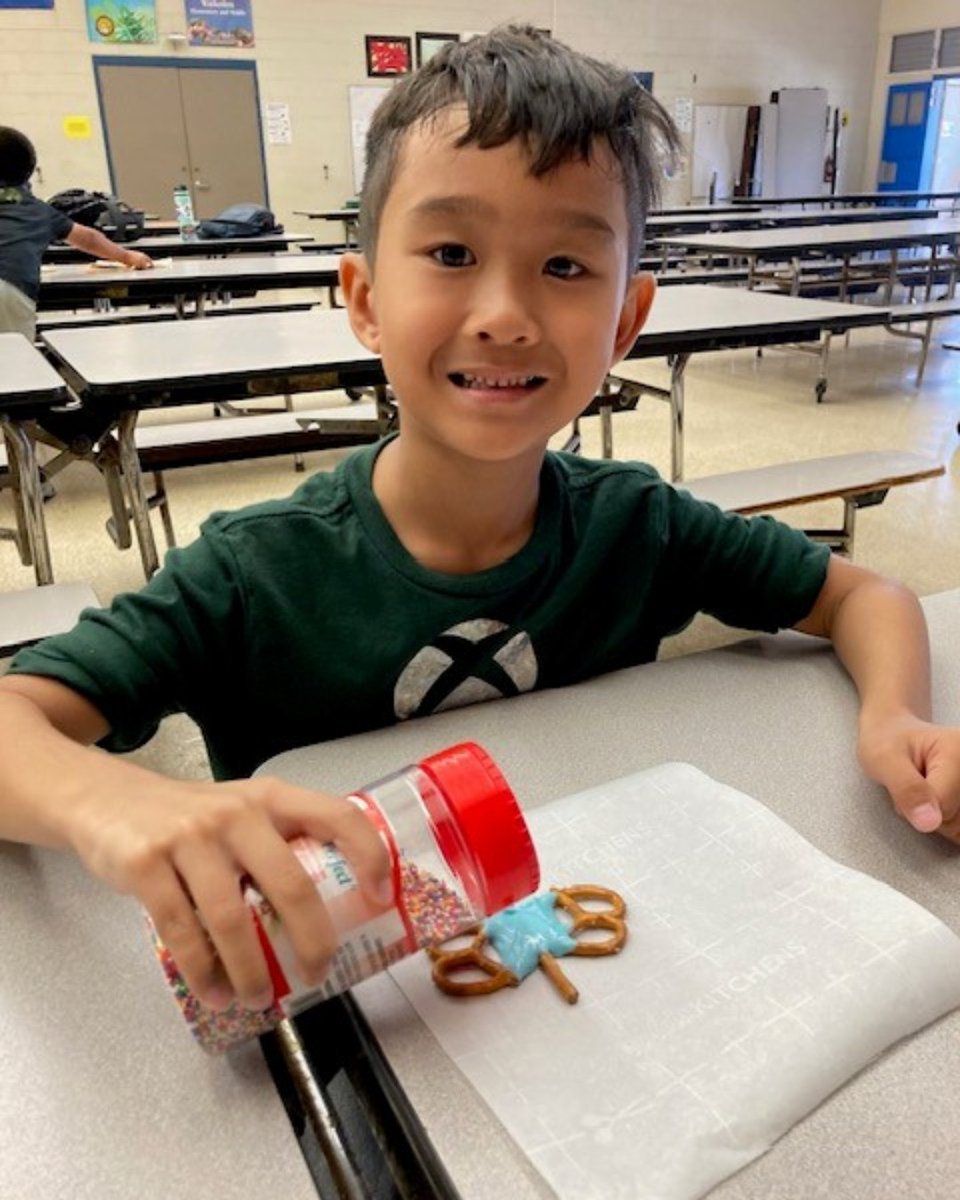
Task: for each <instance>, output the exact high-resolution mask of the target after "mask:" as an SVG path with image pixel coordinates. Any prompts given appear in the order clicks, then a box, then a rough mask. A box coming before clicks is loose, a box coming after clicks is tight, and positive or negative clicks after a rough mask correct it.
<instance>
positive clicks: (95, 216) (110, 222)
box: [47, 188, 144, 242]
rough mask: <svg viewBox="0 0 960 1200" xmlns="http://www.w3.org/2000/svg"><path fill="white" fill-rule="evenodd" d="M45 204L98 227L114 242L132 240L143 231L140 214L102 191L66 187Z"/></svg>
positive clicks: (85, 223)
mask: <svg viewBox="0 0 960 1200" xmlns="http://www.w3.org/2000/svg"><path fill="white" fill-rule="evenodd" d="M47 203H48V204H49V205H50V207H51V208H55V209H57V211H58V212H62V213H63V215H64V216H66V217H69V218H70V220H71V221H75V222H76V223H77V224H78V225H88V226H89V227H90V228H91V229H99V230H100V232H101V233H105V234H106V235H107V237H109V238H112V239H113V241H115V242H133V241H136V239H137V238H138V237H141V236H142V234H143V231H144V229H143V213H142V212H140V211H139V210H138V209H135V208H131V207H130V205H129V204H126V203H125V202H124V201H123V200H118V199H117V197H116V196H108V195H107V194H106V193H105V192H88V191H85V190H84V189H83V188H67V190H66V191H65V192H57V194H56V195H55V196H51V197H50V199H49V200H48V201H47Z"/></svg>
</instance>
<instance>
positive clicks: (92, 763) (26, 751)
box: [0, 690, 143, 849]
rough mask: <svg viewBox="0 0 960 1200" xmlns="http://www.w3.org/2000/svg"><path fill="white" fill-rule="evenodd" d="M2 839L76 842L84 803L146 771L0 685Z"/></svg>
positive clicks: (50, 843)
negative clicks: (76, 735) (63, 729)
mask: <svg viewBox="0 0 960 1200" xmlns="http://www.w3.org/2000/svg"><path fill="white" fill-rule="evenodd" d="M0 729H2V730H3V746H2V750H0V839H3V840H6V841H13V842H27V843H31V844H33V845H38V846H48V847H52V848H54V849H67V848H70V847H72V846H73V844H74V842H73V830H74V825H75V821H76V818H77V816H78V814H79V811H80V808H81V805H82V804H84V802H85V799H89V797H91V796H96V795H97V794H102V793H105V792H106V791H107V790H114V789H115V788H116V787H117V786H122V776H123V774H124V773H130V775H131V780H130V782H131V784H132V783H133V778H132V777H133V776H139V775H142V774H143V771H142V768H140V767H136V766H134V765H133V764H132V763H125V762H123V761H122V760H118V759H113V758H111V757H110V756H109V755H106V754H103V753H101V752H100V751H99V750H95V749H93V748H91V747H89V746H85V745H82V744H81V743H79V742H75V741H73V740H72V739H71V738H69V737H67V736H66V735H64V734H62V733H60V732H59V731H58V730H57V729H55V728H54V726H53V725H52V724H51V723H50V721H49V719H48V718H47V716H46V714H45V713H44V712H43V710H42V709H41V708H40V707H39V705H37V704H35V703H34V702H33V701H32V700H30V699H29V698H27V697H26V696H22V695H18V694H15V693H12V692H7V691H3V690H0Z"/></svg>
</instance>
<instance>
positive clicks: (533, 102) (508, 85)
mask: <svg viewBox="0 0 960 1200" xmlns="http://www.w3.org/2000/svg"><path fill="white" fill-rule="evenodd" d="M453 104H464V105H465V106H466V109H467V118H468V125H467V129H466V131H465V132H464V133H463V134H462V135H461V136H460V137H459V138H458V139H457V142H456V144H457V146H466V145H470V144H475V145H477V146H478V147H479V148H480V149H481V150H489V149H492V148H493V147H496V146H502V145H505V144H506V143H507V142H509V141H512V140H513V139H514V138H517V137H518V138H521V139H522V140H523V141H524V142H525V143H526V146H527V150H528V152H529V154H530V172H531V174H532V175H534V176H537V177H539V176H541V175H546V174H547V173H548V172H550V171H551V170H553V169H554V168H555V167H558V166H560V165H561V164H562V163H565V162H570V161H571V160H577V159H578V160H581V161H583V162H587V161H588V160H589V159H590V155H591V153H592V152H593V150H594V145H595V143H596V141H597V139H598V138H599V139H601V140H603V141H606V143H607V144H608V146H609V147H610V150H611V152H612V153H613V157H614V159H615V161H616V163H617V165H618V168H619V170H620V172H621V177H622V180H623V184H624V189H625V192H626V203H627V219H628V222H629V228H630V248H629V249H630V263H631V267H632V266H633V265H634V264H635V263H636V262H637V259H638V258H639V256H640V249H641V246H642V245H643V227H644V222H645V220H646V216H647V212H648V210H649V208H650V206H651V204H652V203H653V202H654V201H655V200H656V198H657V197H658V196H659V193H660V176H661V172H662V170H663V166H664V163H665V162H666V161H670V160H671V159H672V158H673V157H674V156H675V154H676V152H677V150H678V148H679V144H680V143H679V135H678V133H677V130H676V126H675V125H674V123H673V121H672V120H671V119H670V117H669V115H668V114H667V112H666V110H665V109H664V108H663V107H662V106H661V105H660V104H658V103H657V101H656V100H654V98H653V96H651V95H650V93H649V92H648V91H646V90H645V89H644V88H643V87H641V86H640V84H638V83H637V82H636V80H635V79H634V77H633V76H632V75H630V74H629V73H628V72H626V71H623V70H620V69H619V68H618V67H614V66H611V65H610V64H608V63H603V62H600V61H598V60H597V59H594V58H589V57H587V55H585V54H580V53H579V52H578V51H576V50H571V49H570V47H569V46H565V45H563V43H562V42H557V41H554V40H553V38H551V37H549V36H548V35H547V34H545V33H541V32H540V31H539V30H536V29H534V28H532V27H531V26H517V25H507V26H502V27H500V28H498V29H494V30H493V31H492V32H491V33H488V34H484V35H482V36H478V37H473V38H470V40H469V41H466V42H448V43H447V44H446V45H445V46H443V47H442V48H441V49H440V51H439V52H438V53H437V54H435V55H434V56H433V58H431V59H430V60H429V62H427V63H426V64H425V65H424V66H423V67H421V68H420V70H419V71H417V72H415V73H414V74H413V75H411V76H409V77H408V78H407V79H404V80H402V81H401V82H399V83H397V84H396V85H395V86H394V87H393V89H392V90H391V92H390V94H389V95H388V96H387V97H386V98H385V99H384V100H383V101H382V103H381V104H380V105H379V106H378V107H377V110H376V112H375V113H374V115H373V120H372V122H371V124H370V130H369V133H368V134H367V146H366V172H365V175H364V183H363V195H362V200H361V204H360V216H359V229H358V234H359V241H360V246H361V247H362V249H363V250H364V252H365V253H366V255H367V257H368V258H369V260H370V262H371V264H372V262H373V259H374V256H375V253H376V243H377V235H378V232H379V226H380V217H381V214H382V212H383V207H384V204H385V203H386V200H387V196H388V195H389V192H390V188H391V186H392V183H393V177H394V172H395V171H396V168H397V161H398V158H399V155H400V151H401V148H402V144H403V139H404V137H405V135H406V134H407V132H408V130H410V129H411V128H413V127H414V126H415V125H417V124H419V123H420V122H423V121H428V120H431V119H433V118H435V117H437V116H438V115H439V114H440V113H442V112H443V111H444V110H445V109H447V108H449V106H450V105H453Z"/></svg>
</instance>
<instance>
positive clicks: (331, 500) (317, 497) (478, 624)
mask: <svg viewBox="0 0 960 1200" xmlns="http://www.w3.org/2000/svg"><path fill="white" fill-rule="evenodd" d="M381 445H382V443H381ZM378 449H379V446H371V447H366V448H364V449H362V450H359V451H357V452H355V453H354V454H352V455H351V456H350V457H349V458H347V459H346V460H344V462H342V463H341V464H340V465H339V466H338V467H337V469H336V470H335V471H333V472H330V473H321V474H318V475H315V476H314V477H313V478H311V479H310V480H308V481H307V483H305V484H304V485H303V486H302V487H301V488H299V489H298V491H297V492H295V493H294V495H293V496H292V497H290V498H289V499H286V500H278V501H270V502H267V503H263V504H257V505H253V506H251V507H249V508H244V509H241V510H239V511H238V512H234V513H218V514H214V515H213V516H212V517H210V518H209V520H207V521H206V522H205V524H204V527H203V532H202V535H201V537H200V538H199V539H198V540H197V541H196V542H194V543H193V544H192V545H191V546H188V547H186V548H185V549H183V550H173V551H171V552H170V553H169V554H168V555H167V558H166V562H165V564H164V567H163V570H162V571H160V572H159V573H158V574H157V575H156V576H154V578H153V579H152V580H151V581H150V583H149V584H148V585H147V586H146V587H145V588H144V589H143V590H142V591H140V592H137V593H135V594H130V595H125V596H121V597H118V599H117V600H115V601H114V603H113V605H112V607H111V608H109V609H106V610H104V611H96V610H90V611H88V612H87V613H86V614H85V615H84V616H83V618H82V619H81V621H80V623H79V624H78V625H77V627H76V628H75V629H73V630H72V631H71V632H69V633H66V634H63V635H61V636H58V637H53V638H50V639H48V640H47V641H45V642H43V643H41V644H40V645H38V646H36V647H33V648H32V649H28V650H25V651H22V652H21V653H20V654H19V655H18V656H17V657H16V659H15V660H14V662H13V664H12V666H11V668H10V669H11V671H13V672H24V673H32V674H38V675H47V676H52V677H55V678H57V679H59V680H62V681H63V682H64V683H66V684H68V685H70V686H71V687H73V688H75V689H76V690H77V691H79V692H81V693H82V694H83V695H85V696H87V697H88V698H89V699H90V700H91V701H92V702H93V703H94V704H95V705H96V706H97V707H98V708H99V709H100V711H101V712H102V713H103V714H104V716H105V717H106V718H107V720H108V721H109V723H110V727H111V733H110V735H109V736H108V737H107V738H106V739H105V740H104V743H103V744H104V745H105V746H106V747H107V748H108V749H111V750H127V749H132V748H133V747H135V746H138V745H140V744H142V743H143V742H144V741H146V740H147V739H148V738H149V737H150V736H151V735H152V733H153V732H154V730H155V729H156V726H157V723H158V722H159V720H160V719H161V718H162V717H163V716H164V715H166V714H168V713H172V712H178V711H183V712H186V713H189V714H190V716H191V717H193V718H194V719H195V720H196V721H197V723H198V724H199V725H200V727H201V729H202V730H203V733H204V737H205V738H206V743H207V748H208V750H209V753H210V759H211V763H212V766H213V770H214V772H215V774H216V775H217V777H218V778H228V777H232V776H244V775H248V774H250V773H251V772H252V771H253V770H254V769H255V768H256V767H257V766H259V765H260V764H261V763H262V762H264V760H266V759H267V758H269V757H271V756H272V755H274V754H278V753H279V752H281V751H283V750H288V749H291V748H292V747H295V746H301V745H306V744H309V743H312V742H318V741H323V740H326V739H329V738H335V737H343V736H345V735H347V734H351V733H357V732H359V731H361V730H366V729H372V728H376V727H379V726H383V725H387V724H390V723H392V722H394V721H396V720H402V719H405V718H408V717H413V716H420V715H425V714H427V713H431V712H436V711H438V710H439V709H442V708H450V707H454V706H456V705H460V704H469V703H472V702H474V701H477V700H485V699H490V698H494V697H499V696H509V695H514V694H516V693H518V692H525V691H531V690H532V689H534V688H544V687H557V686H562V685H566V684H572V683H576V682H577V681H579V680H582V679H586V678H589V677H590V676H593V675H599V674H601V673H603V672H605V671H612V670H615V669H618V668H621V667H627V666H631V665H634V664H637V663H643V662H649V661H651V660H652V659H654V658H655V657H656V654H657V648H658V646H659V643H660V641H661V639H662V638H663V637H665V636H666V635H667V634H670V633H674V632H676V631H678V630H679V629H681V628H682V627H683V626H684V625H686V624H687V623H688V622H689V621H690V619H691V618H692V617H693V616H694V615H695V614H696V613H697V612H699V611H705V612H709V613H712V614H713V615H714V616H716V617H718V618H719V619H720V620H721V621H725V622H726V623H727V624H730V625H736V626H740V627H743V628H747V629H763V630H769V631H773V630H776V629H778V628H783V627H786V626H790V625H793V624H795V623H796V622H797V621H799V620H801V619H802V618H803V617H804V616H806V615H807V613H808V612H809V611H810V609H811V608H812V606H813V603H814V601H815V599H816V597H817V594H818V592H819V591H820V588H821V586H822V585H823V581H824V578H825V574H826V567H827V560H828V557H829V552H828V551H827V549H826V548H825V547H823V546H819V545H816V544H815V543H813V542H811V541H810V540H809V539H807V538H806V537H805V536H804V535H803V534H801V533H798V532H797V531H795V530H792V529H789V528H788V527H787V526H785V525H782V524H780V523H779V522H777V521H774V520H772V519H771V518H769V517H759V518H754V519H752V520H744V519H743V518H741V517H738V516H733V515H730V514H727V513H723V512H721V511H720V510H719V509H717V508H715V507H714V506H713V505H708V504H703V503H701V502H699V501H696V500H693V499H692V498H691V497H690V496H689V495H688V494H687V493H685V492H682V491H678V490H676V489H675V488H673V487H671V486H670V485H668V484H666V483H664V482H663V481H662V480H660V478H659V477H658V476H657V474H656V472H655V471H654V470H653V469H652V468H651V467H647V466H644V465H642V464H638V463H622V462H591V461H589V460H585V459H581V458H578V457H574V456H570V455H563V454H548V455H547V458H546V460H545V462H544V466H543V472H542V476H541V497H540V507H539V511H538V515H537V521H536V526H535V529H534V532H533V535H532V536H531V538H530V540H529V541H528V542H527V544H526V545H525V546H524V547H523V548H522V549H521V550H520V551H519V552H518V553H517V554H515V555H514V556H513V557H512V558H510V559H508V560H507V561H506V562H504V563H501V564H500V565H499V566H496V567H492V568H491V569H489V570H486V571H481V572H479V573H477V574H472V575H446V574H440V573H438V572H436V571H431V570H427V569H426V568H425V567H422V566H421V565H420V564H419V563H418V562H416V560H415V559H413V558H412V557H411V556H410V555H409V554H408V553H407V551H406V550H405V549H404V548H403V546H402V544H401V543H400V541H399V540H398V538H397V537H396V535H395V534H394V532H393V530H392V528H391V526H390V525H389V523H388V521H387V519H386V517H385V516H384V513H383V511H382V510H381V508H380V506H379V504H378V502H377V500H376V498H375V497H374V495H373V491H372V488H371V475H372V469H373V463H374V460H375V457H376V454H377V452H378Z"/></svg>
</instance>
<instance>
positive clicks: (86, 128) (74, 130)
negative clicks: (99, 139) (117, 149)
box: [63, 117, 93, 138]
mask: <svg viewBox="0 0 960 1200" xmlns="http://www.w3.org/2000/svg"><path fill="white" fill-rule="evenodd" d="M63 132H64V134H65V135H66V136H67V137H68V138H88V137H92V136H93V123H92V122H91V120H90V118H89V117H64V118H63Z"/></svg>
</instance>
